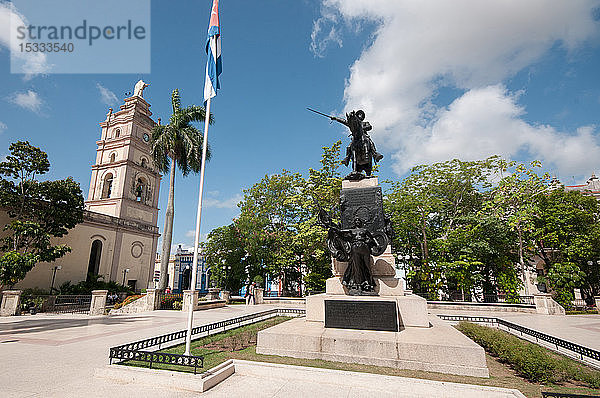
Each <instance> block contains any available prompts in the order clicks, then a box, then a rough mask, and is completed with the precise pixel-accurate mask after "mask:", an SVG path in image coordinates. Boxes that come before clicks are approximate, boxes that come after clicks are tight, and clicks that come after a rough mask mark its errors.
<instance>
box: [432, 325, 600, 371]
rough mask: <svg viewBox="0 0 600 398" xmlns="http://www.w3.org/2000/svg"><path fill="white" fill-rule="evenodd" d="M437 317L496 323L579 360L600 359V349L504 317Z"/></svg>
mask: <svg viewBox="0 0 600 398" xmlns="http://www.w3.org/2000/svg"><path fill="white" fill-rule="evenodd" d="M438 317H439V318H441V319H443V320H445V321H454V322H461V321H465V322H477V323H489V324H491V325H494V324H496V325H498V326H504V327H506V328H507V329H508V331H509V332H511V330H514V331H517V332H519V333H520V334H521V336H523V335H528V336H531V337H534V338H535V341H536V342H539V340H542V341H544V342H546V343H549V344H551V345H554V346H555V347H556V350H558V347H561V348H564V349H565V350H567V351H570V352H571V353H573V354H575V355H576V356H578V357H579V358H580V359H581V360H583V359H584V357H587V358H589V359H593V360H595V361H600V351H598V350H594V349H593V348H589V347H585V346H582V345H579V344H576V343H573V342H570V341H567V340H563V339H561V338H558V337H554V336H551V335H549V334H546V333H542V332H538V331H537V330H533V329H530V328H527V327H525V326H521V325H517V324H516V323H512V322H508V321H505V320H504V319H500V318H493V317H485V316H462V315H438Z"/></svg>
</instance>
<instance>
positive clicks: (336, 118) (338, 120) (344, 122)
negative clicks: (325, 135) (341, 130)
mask: <svg viewBox="0 0 600 398" xmlns="http://www.w3.org/2000/svg"><path fill="white" fill-rule="evenodd" d="M331 120H335V121H336V122H339V123H342V124H343V125H344V126H346V127H349V126H348V122H347V121H346V120H345V119H340V118H339V117H335V116H331Z"/></svg>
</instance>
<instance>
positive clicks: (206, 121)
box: [183, 98, 211, 355]
mask: <svg viewBox="0 0 600 398" xmlns="http://www.w3.org/2000/svg"><path fill="white" fill-rule="evenodd" d="M210 100H211V98H209V99H208V100H207V101H206V112H205V115H204V141H203V142H202V164H201V165H200V190H199V191H198V210H197V212H196V233H195V234H194V262H193V264H192V282H191V286H190V290H191V297H190V300H191V302H190V303H189V304H190V305H189V308H188V327H187V333H186V334H185V353H184V354H183V355H191V344H192V323H193V322H194V306H195V304H196V303H194V296H195V295H194V293H195V291H196V274H197V272H198V241H199V240H200V220H201V219H202V192H203V191H204V166H205V165H206V151H207V150H208V149H207V148H208V124H209V121H210Z"/></svg>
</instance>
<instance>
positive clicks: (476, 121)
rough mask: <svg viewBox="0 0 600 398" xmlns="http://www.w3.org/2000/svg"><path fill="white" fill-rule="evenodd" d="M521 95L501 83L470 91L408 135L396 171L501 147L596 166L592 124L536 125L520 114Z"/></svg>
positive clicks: (576, 166)
mask: <svg viewBox="0 0 600 398" xmlns="http://www.w3.org/2000/svg"><path fill="white" fill-rule="evenodd" d="M517 101H518V96H517V95H514V94H511V93H509V92H507V90H506V89H505V88H504V87H503V86H501V85H494V86H487V87H484V88H481V89H473V90H469V91H467V92H466V93H465V94H464V95H462V96H461V97H459V98H458V99H456V100H455V101H454V102H453V103H452V104H451V105H450V106H449V107H448V108H447V109H444V110H441V111H439V112H438V113H437V115H436V116H435V118H434V121H433V122H432V123H430V124H429V125H427V126H426V127H425V128H423V129H422V131H421V132H420V134H418V135H417V134H412V135H409V136H407V137H406V138H405V140H404V146H403V148H402V149H400V150H399V151H398V152H396V153H395V154H394V160H395V168H396V171H397V172H398V173H399V174H401V173H404V172H405V171H406V165H414V164H421V163H429V162H437V161H444V160H447V159H452V158H456V157H460V158H461V159H465V160H473V159H483V158H486V157H488V156H490V155H493V154H496V153H500V154H502V155H503V156H506V157H508V158H513V159H514V158H516V157H517V156H518V153H519V152H520V151H526V152H527V153H528V154H529V155H530V156H531V157H532V158H535V159H543V160H545V162H548V163H550V164H553V165H554V166H556V167H557V168H558V170H561V171H562V172H564V173H569V174H573V173H574V174H581V173H584V174H587V173H588V172H590V171H591V169H589V166H590V164H591V163H590V158H591V159H597V158H598V157H599V156H600V142H599V141H598V139H597V137H594V135H593V129H592V128H591V127H582V128H580V129H578V130H577V131H576V132H575V134H567V133H564V132H560V131H557V130H556V129H555V128H553V127H551V126H548V125H535V126H534V125H531V124H529V123H527V122H525V121H523V120H522V119H521V116H522V115H523V114H524V112H525V110H524V109H523V108H522V107H521V106H519V104H518V102H517ZM584 153H585V156H582V154H584Z"/></svg>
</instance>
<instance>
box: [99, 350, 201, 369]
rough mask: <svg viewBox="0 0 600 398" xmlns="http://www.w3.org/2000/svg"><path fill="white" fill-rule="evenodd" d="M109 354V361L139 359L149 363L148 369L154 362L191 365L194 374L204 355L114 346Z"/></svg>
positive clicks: (199, 366)
mask: <svg viewBox="0 0 600 398" xmlns="http://www.w3.org/2000/svg"><path fill="white" fill-rule="evenodd" d="M110 355H111V357H110V359H111V363H112V360H113V359H119V360H121V362H124V361H140V362H146V363H149V364H150V365H149V367H150V369H152V365H153V364H155V363H160V364H163V365H179V366H187V367H193V368H194V374H196V373H197V371H198V368H203V367H204V357H198V356H194V355H179V354H171V353H167V352H152V351H138V350H128V349H125V348H119V347H115V348H114V351H113V349H112V348H111V353H110Z"/></svg>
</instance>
